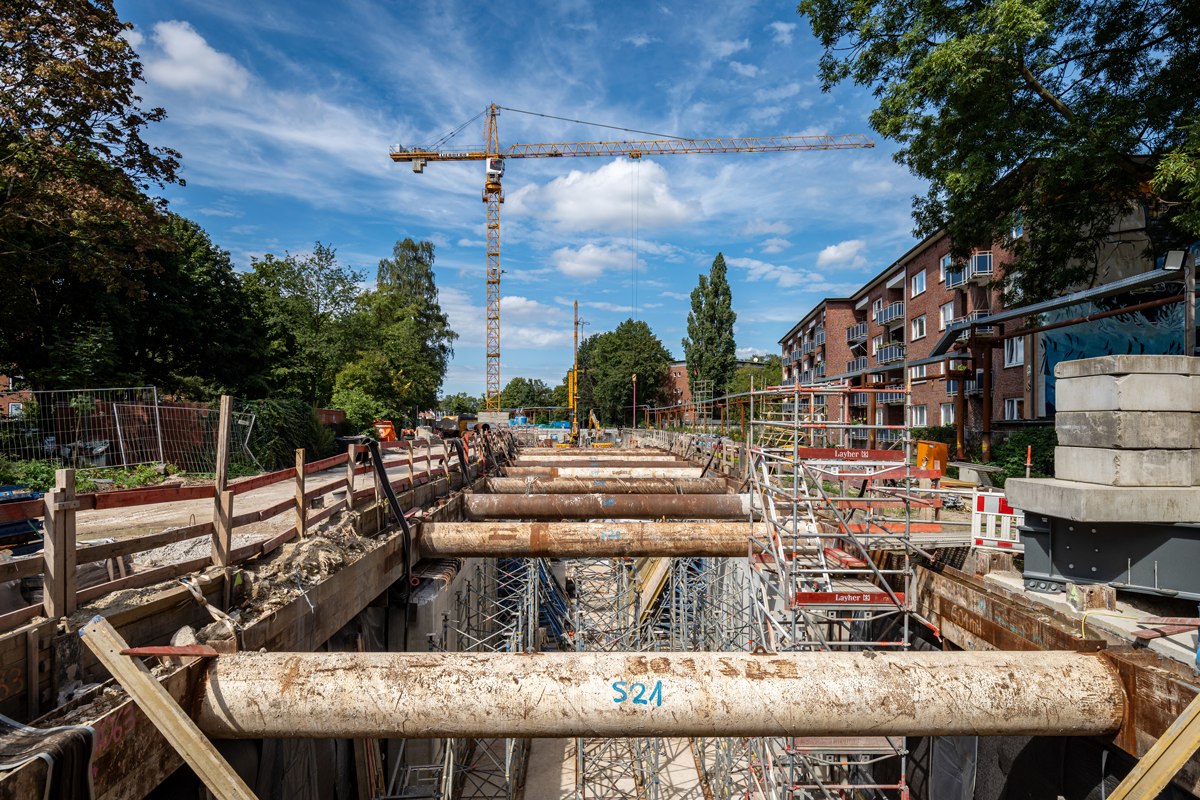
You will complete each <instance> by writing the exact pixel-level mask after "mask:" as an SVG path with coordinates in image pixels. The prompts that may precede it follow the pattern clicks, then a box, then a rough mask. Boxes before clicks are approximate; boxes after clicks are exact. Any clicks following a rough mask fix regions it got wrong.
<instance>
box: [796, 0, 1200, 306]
mask: <svg viewBox="0 0 1200 800" xmlns="http://www.w3.org/2000/svg"><path fill="white" fill-rule="evenodd" d="M799 11H800V13H801V14H802V15H804V16H805V17H807V18H808V21H809V23H810V24H811V26H812V30H813V32H814V34H815V35H816V37H817V38H818V39H819V40H820V43H821V45H822V46H823V48H824V55H823V56H822V58H821V66H820V74H821V78H822V81H823V83H824V88H825V90H826V91H828V90H829V89H830V88H832V87H833V86H834V85H835V84H838V83H840V82H841V81H844V80H852V81H853V82H854V83H856V84H859V85H861V86H867V87H870V88H871V89H872V90H873V92H874V94H875V96H876V97H877V98H878V99H879V106H878V108H876V109H875V111H874V112H872V114H871V117H870V121H871V126H872V127H873V128H874V129H875V130H876V131H878V132H879V133H880V134H882V135H883V136H885V137H887V138H890V139H893V140H894V141H896V142H897V143H899V145H900V149H899V150H898V151H897V153H896V155H895V158H896V160H897V161H898V162H899V163H901V164H904V165H905V166H907V167H908V168H909V169H910V170H911V171H912V173H913V174H914V175H917V176H919V177H921V178H923V179H924V180H926V181H928V183H929V190H928V192H927V193H926V194H925V196H923V197H916V198H914V212H915V220H916V227H917V233H918V235H922V236H924V235H927V234H931V233H933V232H934V231H936V230H938V229H939V228H944V229H945V230H946V231H947V233H948V234H949V236H950V239H951V241H952V242H953V250H952V254H953V255H954V256H955V257H956V258H958V259H963V258H965V257H966V256H968V255H969V253H970V251H971V249H972V248H975V247H984V248H988V247H991V246H993V245H996V244H999V245H1003V246H1005V247H1006V248H1008V249H1009V250H1010V251H1011V253H1012V255H1013V257H1014V259H1015V260H1014V262H1013V263H1012V264H1011V265H1009V266H1008V267H1006V274H1007V284H1008V287H1009V289H1010V292H1009V299H1015V297H1016V296H1017V295H1018V294H1020V295H1023V297H1024V298H1025V300H1027V301H1031V300H1039V299H1043V298H1046V297H1049V296H1052V295H1055V294H1057V293H1060V292H1062V291H1063V290H1064V289H1066V288H1068V287H1072V286H1075V285H1078V284H1081V283H1088V282H1090V281H1092V280H1093V279H1094V278H1095V277H1096V273H1097V269H1098V267H1099V265H1100V263H1101V260H1102V259H1103V258H1104V257H1105V254H1106V253H1109V252H1111V251H1112V249H1113V248H1115V247H1125V248H1129V247H1132V245H1130V244H1128V243H1121V242H1118V241H1117V240H1116V239H1115V238H1114V236H1113V235H1112V233H1111V229H1112V226H1113V224H1114V223H1115V222H1116V221H1117V220H1119V219H1121V218H1123V217H1125V216H1126V215H1128V214H1129V213H1130V212H1132V211H1134V210H1136V207H1137V205H1136V204H1138V203H1142V204H1146V205H1149V206H1157V207H1158V208H1157V210H1161V209H1162V208H1164V207H1166V208H1169V209H1170V210H1169V211H1168V212H1167V213H1166V214H1165V215H1164V216H1160V217H1159V218H1158V221H1157V223H1156V224H1152V225H1148V226H1147V230H1146V233H1147V235H1148V236H1149V238H1150V248H1149V249H1150V250H1151V251H1152V252H1153V253H1156V254H1161V253H1162V252H1163V251H1164V250H1167V249H1171V248H1172V247H1173V246H1177V245H1178V242H1179V239H1180V237H1181V236H1182V237H1183V238H1185V239H1188V240H1191V239H1193V238H1194V236H1195V234H1194V233H1192V234H1190V235H1189V234H1185V232H1184V231H1183V230H1182V229H1181V228H1180V227H1179V226H1177V225H1166V224H1160V223H1162V222H1163V221H1164V220H1167V219H1169V218H1171V217H1172V216H1176V215H1178V213H1179V211H1180V210H1181V209H1182V208H1183V207H1182V206H1171V205H1169V204H1170V203H1172V202H1175V201H1180V200H1186V199H1187V197H1188V195H1187V193H1186V192H1187V188H1186V187H1187V186H1189V185H1190V186H1192V187H1193V189H1192V190H1191V191H1192V194H1191V195H1190V196H1191V197H1192V198H1194V197H1195V189H1194V187H1195V185H1196V184H1195V175H1194V173H1192V175H1191V178H1190V179H1188V180H1164V181H1163V182H1162V183H1161V190H1162V191H1170V192H1174V191H1179V192H1180V194H1178V195H1175V194H1168V196H1166V197H1163V198H1161V199H1159V198H1155V197H1152V196H1151V195H1150V193H1149V192H1148V191H1147V185H1148V183H1149V181H1150V180H1151V178H1152V176H1153V174H1154V170H1155V163H1156V162H1157V160H1158V157H1159V156H1161V155H1162V154H1163V153H1166V152H1168V151H1171V150H1172V149H1173V148H1177V147H1180V146H1182V145H1183V144H1184V142H1185V140H1186V138H1187V134H1186V131H1185V128H1184V126H1185V124H1186V123H1188V122H1189V121H1190V122H1193V123H1194V122H1196V109H1197V107H1198V105H1200V81H1198V80H1197V79H1196V68H1195V64H1196V58H1197V54H1198V49H1200V13H1197V6H1196V4H1195V3H1189V2H1179V0H1145V1H1144V2H1143V1H1142V0H1137V1H1136V2H1135V0H1070V1H1069V2H1057V0H977V1H976V2H973V3H967V4H949V5H948V4H946V3H944V2H941V0H914V2H907V3H889V2H884V1H883V0H863V2H858V3H843V2H838V1H837V0H803V1H802V2H801V3H800V5H799ZM1163 200H1165V201H1166V203H1165V204H1164V203H1162V202H1161V201H1163ZM1014 231H1016V232H1018V233H1021V234H1024V235H1023V236H1021V237H1020V238H1017V239H1015V240H1013V238H1012V233H1013V232H1014ZM1124 238H1128V237H1124ZM1126 252H1128V249H1127V250H1126Z"/></svg>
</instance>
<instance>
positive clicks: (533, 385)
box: [500, 377, 554, 409]
mask: <svg viewBox="0 0 1200 800" xmlns="http://www.w3.org/2000/svg"><path fill="white" fill-rule="evenodd" d="M553 400H554V393H553V392H552V391H551V389H550V387H549V386H547V385H546V383H545V382H544V381H542V380H539V379H537V378H534V379H532V380H530V379H528V378H522V377H516V378H513V379H512V380H510V381H509V382H508V383H507V384H505V386H504V388H503V389H502V390H501V391H500V407H501V408H518V409H519V408H534V407H538V406H549V405H553V404H554V403H553Z"/></svg>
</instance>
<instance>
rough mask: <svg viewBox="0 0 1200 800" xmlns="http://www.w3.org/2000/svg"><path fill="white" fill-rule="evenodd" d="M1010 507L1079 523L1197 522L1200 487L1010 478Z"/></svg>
mask: <svg viewBox="0 0 1200 800" xmlns="http://www.w3.org/2000/svg"><path fill="white" fill-rule="evenodd" d="M1004 494H1005V496H1006V497H1007V500H1008V504H1009V505H1010V506H1012V507H1013V508H1019V509H1021V510H1022V511H1024V512H1025V513H1026V514H1049V515H1051V516H1055V517H1060V518H1062V519H1070V520H1076V521H1085V520H1105V521H1106V522H1195V521H1196V520H1200V487H1195V486H1188V487H1176V486H1102V485H1100V484H1098V483H1083V482H1080V481H1065V480H1058V479H1056V478H1055V479H1050V478H1047V479H1037V478H1032V479H1026V478H1010V479H1009V480H1008V481H1007V482H1005V484H1004Z"/></svg>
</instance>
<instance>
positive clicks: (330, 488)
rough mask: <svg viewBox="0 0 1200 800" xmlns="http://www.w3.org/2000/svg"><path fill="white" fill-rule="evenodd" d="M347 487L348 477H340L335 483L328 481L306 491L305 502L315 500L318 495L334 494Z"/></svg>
mask: <svg viewBox="0 0 1200 800" xmlns="http://www.w3.org/2000/svg"><path fill="white" fill-rule="evenodd" d="M345 488H346V479H345V478H339V479H338V480H336V481H334V482H333V483H327V484H325V485H324V486H318V487H317V488H315V489H310V490H309V491H307V492H305V493H304V502H305V503H311V502H312V501H313V500H316V499H317V498H318V497H324V496H325V495H327V494H332V493H333V492H336V491H338V490H340V489H345Z"/></svg>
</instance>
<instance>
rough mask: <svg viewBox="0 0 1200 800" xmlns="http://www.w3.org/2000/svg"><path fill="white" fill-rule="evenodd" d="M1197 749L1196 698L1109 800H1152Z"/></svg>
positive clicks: (1199, 719)
mask: <svg viewBox="0 0 1200 800" xmlns="http://www.w3.org/2000/svg"><path fill="white" fill-rule="evenodd" d="M1197 747H1200V696H1197V697H1196V698H1195V699H1194V700H1192V702H1191V703H1189V704H1188V706H1187V708H1185V709H1184V710H1183V713H1181V714H1180V715H1179V716H1178V717H1177V718H1176V719H1175V721H1174V722H1172V723H1171V726H1170V727H1169V728H1167V730H1166V731H1164V732H1163V734H1162V736H1159V737H1158V741H1156V742H1155V743H1154V745H1153V746H1151V748H1150V750H1149V751H1148V752H1147V753H1146V754H1145V755H1144V756H1142V757H1141V759H1140V760H1139V761H1138V763H1137V764H1136V765H1135V766H1134V768H1133V769H1132V770H1130V772H1129V774H1128V775H1126V776H1125V778H1124V779H1123V780H1122V781H1121V783H1120V784H1118V785H1117V788H1116V789H1113V791H1112V793H1111V794H1110V795H1109V798H1110V800H1154V798H1156V797H1158V795H1159V793H1160V792H1161V791H1162V790H1163V789H1165V788H1166V786H1167V784H1168V783H1170V781H1171V779H1172V778H1174V777H1175V775H1177V774H1178V773H1179V771H1180V770H1181V769H1183V767H1184V765H1185V764H1186V763H1187V762H1188V761H1189V760H1190V759H1191V758H1192V755H1193V754H1194V753H1195V752H1196V748H1197Z"/></svg>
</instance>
